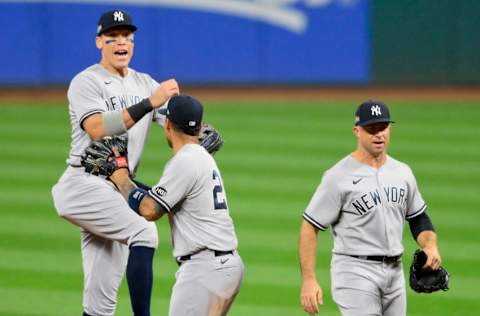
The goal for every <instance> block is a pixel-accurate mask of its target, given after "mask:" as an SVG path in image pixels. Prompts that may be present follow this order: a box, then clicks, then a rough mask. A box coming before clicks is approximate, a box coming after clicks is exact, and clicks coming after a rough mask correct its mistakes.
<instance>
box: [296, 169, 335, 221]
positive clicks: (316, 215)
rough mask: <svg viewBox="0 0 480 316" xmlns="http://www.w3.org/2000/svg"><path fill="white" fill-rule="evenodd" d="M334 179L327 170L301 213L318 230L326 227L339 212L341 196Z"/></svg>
mask: <svg viewBox="0 0 480 316" xmlns="http://www.w3.org/2000/svg"><path fill="white" fill-rule="evenodd" d="M336 180H338V179H335V178H334V176H333V175H332V174H331V173H330V172H329V171H327V172H326V173H325V174H324V176H323V178H322V181H321V182H320V185H319V186H318V188H317V190H316V191H315V194H314V195H313V197H312V199H311V200H310V203H309V204H308V206H307V208H306V210H305V212H304V213H303V218H304V219H305V220H307V221H308V222H309V223H310V224H312V225H313V226H315V227H316V228H318V229H320V230H325V229H327V227H328V226H330V225H331V224H332V223H334V222H335V221H336V220H337V219H338V216H339V214H340V210H341V207H342V204H341V201H342V197H341V192H340V190H339V188H338V185H337V184H336Z"/></svg>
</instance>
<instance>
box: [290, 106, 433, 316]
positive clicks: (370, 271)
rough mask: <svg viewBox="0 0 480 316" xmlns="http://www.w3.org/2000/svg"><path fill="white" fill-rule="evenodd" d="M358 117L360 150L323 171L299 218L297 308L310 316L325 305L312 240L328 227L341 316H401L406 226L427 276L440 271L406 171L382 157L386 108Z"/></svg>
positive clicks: (367, 109) (364, 109) (363, 110)
mask: <svg viewBox="0 0 480 316" xmlns="http://www.w3.org/2000/svg"><path fill="white" fill-rule="evenodd" d="M355 116H356V118H355V119H356V120H355V126H354V128H353V132H354V134H355V136H356V137H357V140H358V145H357V149H356V150H355V151H354V152H353V153H352V154H350V155H348V156H347V157H345V158H343V159H342V160H340V161H339V162H338V163H336V164H335V165H334V166H333V167H332V168H330V169H329V170H327V171H326V172H325V174H324V175H323V178H322V181H321V183H320V185H319V186H318V188H317V190H316V192H315V194H314V195H313V197H312V200H311V201H310V204H309V205H308V207H307V208H306V210H305V212H304V214H303V219H304V220H303V223H302V225H301V229H300V241H299V255H300V266H301V272H302V278H303V282H302V289H301V304H302V306H303V308H304V310H305V311H306V312H308V313H309V314H310V315H316V314H317V313H318V311H319V308H318V305H321V304H323V298H322V289H321V287H320V285H319V284H318V282H317V278H316V273H315V262H316V246H317V233H318V231H324V230H326V229H327V227H329V226H332V236H333V241H334V247H333V255H332V260H331V279H332V295H333V299H334V301H335V302H336V304H337V305H338V307H339V309H340V311H341V313H342V315H352V316H353V315H355V316H359V315H389V316H399V315H406V294H405V280H404V275H403V270H402V263H401V259H400V258H401V256H402V253H403V245H402V235H403V228H404V224H405V221H408V222H409V225H410V230H411V232H412V234H413V237H414V238H415V240H416V242H417V243H418V245H419V246H420V247H421V248H422V249H423V250H424V251H425V253H426V254H427V256H428V259H427V262H426V264H425V266H424V267H425V268H427V269H433V270H436V269H438V268H439V267H440V263H441V259H440V254H439V251H438V246H437V238H436V234H435V231H434V227H433V225H432V222H431V221H430V219H429V217H428V215H427V212H426V209H427V205H426V204H425V201H424V200H423V198H422V195H421V194H420V192H419V190H418V187H417V183H416V180H415V177H414V175H413V173H412V171H411V169H410V167H408V166H407V165H406V164H404V163H402V162H400V161H398V160H395V159H394V158H392V157H390V156H388V155H387V148H388V145H389V143H390V126H391V123H392V121H391V120H390V114H389V110H388V108H387V106H386V105H385V104H384V103H382V102H377V101H367V102H364V103H362V104H361V105H360V106H359V107H358V109H357V111H356V113H355Z"/></svg>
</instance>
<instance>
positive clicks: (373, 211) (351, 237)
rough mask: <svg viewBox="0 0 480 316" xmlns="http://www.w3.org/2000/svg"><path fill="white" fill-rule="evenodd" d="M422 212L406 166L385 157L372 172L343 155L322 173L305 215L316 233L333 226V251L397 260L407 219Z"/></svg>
mask: <svg viewBox="0 0 480 316" xmlns="http://www.w3.org/2000/svg"><path fill="white" fill-rule="evenodd" d="M425 209H426V204H425V201H424V200H423V198H422V196H421V194H420V192H419V191H418V188H417V183H416V180H415V177H414V175H413V173H412V171H411V169H410V168H409V167H408V166H407V165H406V164H404V163H402V162H400V161H398V160H395V159H393V158H392V157H390V156H387V159H386V162H385V164H384V165H383V166H382V167H381V168H380V169H375V168H372V167H370V166H368V165H365V164H363V163H360V162H358V161H357V160H355V159H353V158H352V157H351V156H347V157H345V158H344V159H342V160H340V161H339V162H338V163H337V164H335V165H334V166H333V167H332V168H331V169H329V170H328V171H326V172H325V174H324V176H323V179H322V181H321V183H320V185H319V186H318V188H317V190H316V192H315V194H314V196H313V198H312V199H311V201H310V204H309V205H308V207H307V209H306V210H305V212H304V214H303V217H304V218H305V219H306V220H307V221H308V222H310V223H311V224H312V225H314V226H315V227H316V228H318V229H320V230H325V229H326V228H327V227H328V226H330V225H331V226H332V235H333V239H334V248H333V252H334V253H337V254H347V255H362V256H365V255H366V256H373V255H382V256H396V255H400V254H401V253H402V252H403V245H402V237H403V228H404V226H405V219H410V218H413V217H415V216H417V215H420V214H421V213H422V212H424V211H425Z"/></svg>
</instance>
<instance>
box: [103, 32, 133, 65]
mask: <svg viewBox="0 0 480 316" xmlns="http://www.w3.org/2000/svg"><path fill="white" fill-rule="evenodd" d="M96 44H97V48H98V49H100V50H101V51H102V60H101V64H102V65H103V66H104V67H105V68H106V69H107V70H108V71H110V72H112V73H118V74H120V75H125V74H126V71H127V69H128V64H129V63H130V60H131V58H132V56H133V47H134V34H133V32H132V30H130V29H129V28H122V27H119V28H114V29H111V30H109V31H106V32H105V33H102V34H101V35H100V36H97V38H96Z"/></svg>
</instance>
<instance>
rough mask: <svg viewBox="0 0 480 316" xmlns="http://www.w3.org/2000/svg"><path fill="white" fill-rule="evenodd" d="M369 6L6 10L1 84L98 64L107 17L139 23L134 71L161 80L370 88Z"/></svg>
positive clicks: (342, 2)
mask: <svg viewBox="0 0 480 316" xmlns="http://www.w3.org/2000/svg"><path fill="white" fill-rule="evenodd" d="M118 4H120V5H118ZM369 7H370V2H369V0H290V1H285V0H150V1H148V0H138V1H133V0H132V1H128V0H123V1H107V0H104V1H96V0H86V1H73V0H69V1H37V0H30V1H29V0H26V1H8V2H2V3H0V26H1V29H2V30H3V33H4V36H6V41H5V38H4V40H3V41H2V45H1V46H2V49H1V50H0V54H1V56H0V63H1V67H0V69H2V71H1V72H0V84H3V85H16V84H19V85H45V84H47V85H48V84H67V83H68V82H69V81H70V80H71V78H72V77H73V76H74V75H75V74H76V73H78V72H79V71H81V70H82V69H84V68H85V67H87V66H89V65H91V64H93V63H96V62H98V61H99V58H100V54H99V51H98V50H97V49H96V48H95V30H96V24H97V21H98V18H99V16H100V14H101V13H102V12H104V11H107V10H111V9H123V10H126V11H128V12H129V13H130V14H131V15H132V16H133V20H134V23H135V24H136V25H137V26H138V31H137V33H136V35H135V54H134V57H133V61H132V63H131V66H132V67H133V68H135V69H137V70H140V71H143V72H148V73H150V74H151V75H152V76H153V77H154V78H156V79H157V80H161V79H165V78H170V77H175V78H177V79H178V80H179V81H180V82H182V83H189V84H292V83H293V84H308V83H312V84H316V83H321V84H339V83H348V84H367V83H368V82H369V80H370V68H371V66H370V59H371V58H370V46H371V43H370V22H369V19H370V17H369ZM5 34H6V35H5Z"/></svg>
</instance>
